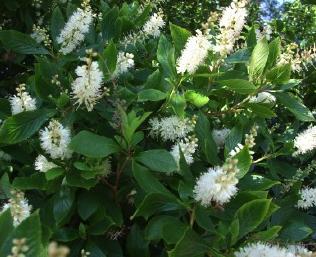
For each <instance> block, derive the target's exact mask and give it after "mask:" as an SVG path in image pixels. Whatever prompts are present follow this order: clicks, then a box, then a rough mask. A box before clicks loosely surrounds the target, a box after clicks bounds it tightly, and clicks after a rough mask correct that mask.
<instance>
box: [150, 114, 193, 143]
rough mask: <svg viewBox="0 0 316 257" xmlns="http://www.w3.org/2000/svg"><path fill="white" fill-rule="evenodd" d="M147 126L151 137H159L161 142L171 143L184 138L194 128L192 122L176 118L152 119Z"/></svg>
mask: <svg viewBox="0 0 316 257" xmlns="http://www.w3.org/2000/svg"><path fill="white" fill-rule="evenodd" d="M149 124H150V126H151V131H150V134H151V136H153V137H158V136H160V137H161V138H162V139H163V141H168V140H170V141H173V142H174V141H177V140H179V139H182V138H185V137H186V136H187V135H188V134H189V133H190V132H192V131H193V130H194V127H195V122H194V120H190V119H188V118H179V117H178V116H170V117H164V118H161V119H160V120H159V119H158V118H153V119H150V120H149Z"/></svg>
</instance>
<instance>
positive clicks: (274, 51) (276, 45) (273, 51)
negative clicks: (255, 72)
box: [266, 38, 281, 69]
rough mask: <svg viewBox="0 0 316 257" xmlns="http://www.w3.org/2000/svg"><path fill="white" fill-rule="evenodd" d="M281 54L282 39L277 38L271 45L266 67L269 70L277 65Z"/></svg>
mask: <svg viewBox="0 0 316 257" xmlns="http://www.w3.org/2000/svg"><path fill="white" fill-rule="evenodd" d="M280 53H281V40H280V38H276V39H274V40H273V41H272V42H271V43H269V57H268V60H267V66H266V68H267V69H270V68H272V67H273V66H274V65H275V64H276V62H277V60H278V58H279V56H280Z"/></svg>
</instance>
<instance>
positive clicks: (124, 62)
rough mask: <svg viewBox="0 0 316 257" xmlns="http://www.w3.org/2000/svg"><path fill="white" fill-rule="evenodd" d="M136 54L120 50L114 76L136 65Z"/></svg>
mask: <svg viewBox="0 0 316 257" xmlns="http://www.w3.org/2000/svg"><path fill="white" fill-rule="evenodd" d="M134 65H135V63H134V55H133V54H130V53H124V52H119V53H118V56H117V63H116V69H115V71H114V73H113V77H118V76H120V75H121V74H124V73H126V72H128V70H129V69H132V68H133V67H134Z"/></svg>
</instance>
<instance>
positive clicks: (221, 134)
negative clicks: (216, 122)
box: [212, 128, 230, 148]
mask: <svg viewBox="0 0 316 257" xmlns="http://www.w3.org/2000/svg"><path fill="white" fill-rule="evenodd" d="M229 133H230V129H227V128H223V129H214V130H213V131H212V136H213V139H214V141H215V143H216V145H217V147H219V148H221V147H223V146H224V144H225V139H226V138H227V136H228V135H229Z"/></svg>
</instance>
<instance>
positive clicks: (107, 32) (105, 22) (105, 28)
mask: <svg viewBox="0 0 316 257" xmlns="http://www.w3.org/2000/svg"><path fill="white" fill-rule="evenodd" d="M118 16H119V8H118V7H117V6H115V7H113V8H112V9H110V10H109V11H108V12H107V13H105V14H103V17H102V22H101V31H102V37H103V40H104V41H106V40H108V41H110V40H111V39H112V38H114V37H115V36H116V35H117V34H118V32H119V31H120V27H119V26H115V24H117V19H118Z"/></svg>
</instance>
